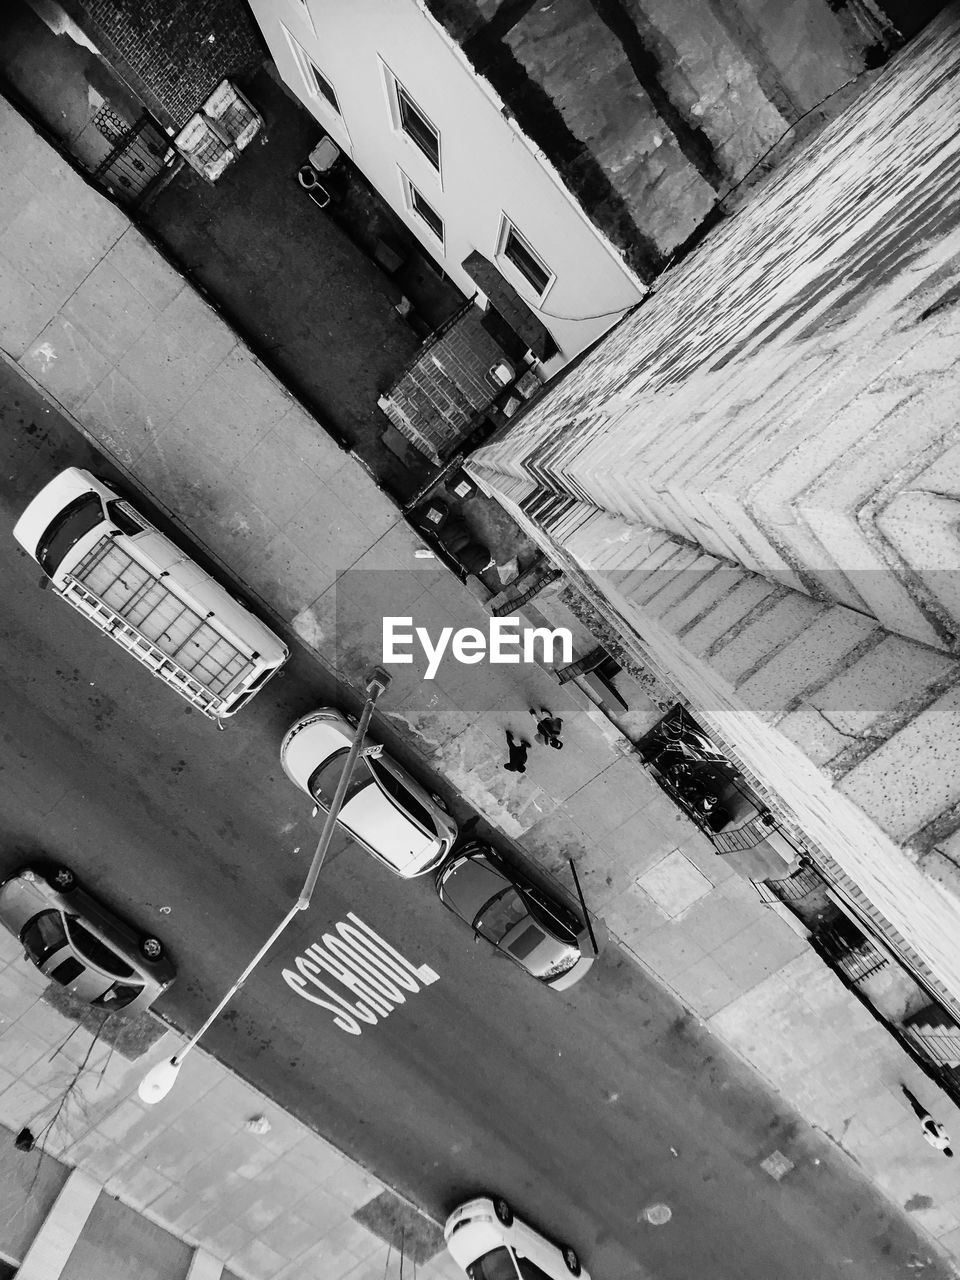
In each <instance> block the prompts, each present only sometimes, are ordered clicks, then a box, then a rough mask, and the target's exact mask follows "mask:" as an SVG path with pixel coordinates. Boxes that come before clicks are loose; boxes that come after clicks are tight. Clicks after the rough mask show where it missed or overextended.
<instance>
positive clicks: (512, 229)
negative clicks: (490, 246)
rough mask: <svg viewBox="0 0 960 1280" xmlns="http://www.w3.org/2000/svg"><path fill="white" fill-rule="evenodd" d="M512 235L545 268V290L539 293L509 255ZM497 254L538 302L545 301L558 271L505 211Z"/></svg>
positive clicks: (501, 217) (502, 216) (501, 221)
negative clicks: (508, 250)
mask: <svg viewBox="0 0 960 1280" xmlns="http://www.w3.org/2000/svg"><path fill="white" fill-rule="evenodd" d="M511 236H515V237H516V239H517V240H519V241H520V243H521V244H522V245H523V247H524V249H525V250H526V251H527V253H528V254H529V255H530V257H531V258H533V259H534V261H535V262H536V263H537V265H538V266H540V267H542V268H543V272H544V274H545V276H546V277H547V282H546V284H545V285H544V287H543V290H542V291H541V292H539V293H538V292H537V287H536V285H535V284H534V283H533V282H532V281H531V280H528V279H527V277H526V276H525V275H524V273H523V272H522V271H521V270H520V268H519V267H518V266H517V264H516V263H515V262H514V261H513V259H512V258H509V257H508V256H507V244H508V243H509V240H510V237H511ZM496 256H497V258H498V259H499V260H500V261H501V262H504V263H506V265H507V267H508V268H509V269H510V271H511V273H512V274H513V275H514V276H516V278H517V279H518V280H519V281H521V282H522V285H523V288H524V289H526V290H527V292H528V293H530V294H531V295H532V296H533V297H534V298H536V300H537V302H543V300H544V298H546V296H547V294H548V293H549V292H550V290H551V289H552V288H553V286H554V284H555V283H556V280H557V273H556V272H555V271H553V270H552V269H551V268H550V267H549V266H547V264H546V262H545V261H544V260H543V258H542V257H541V256H540V254H539V253H538V252H537V251H536V249H534V247H533V245H532V244H531V243H530V241H529V240H528V239H527V237H526V236H525V235H524V234H523V232H522V231H521V230H520V228H519V227H518V226H517V224H516V223H515V222H514V221H513V219H512V218H510V217H509V216H508V215H507V214H505V213H501V215H500V231H499V233H498V235H497V252H496Z"/></svg>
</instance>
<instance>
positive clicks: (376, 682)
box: [365, 667, 393, 698]
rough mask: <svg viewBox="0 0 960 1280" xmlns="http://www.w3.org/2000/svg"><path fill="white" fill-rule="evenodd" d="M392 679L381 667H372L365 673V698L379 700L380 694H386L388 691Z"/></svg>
mask: <svg viewBox="0 0 960 1280" xmlns="http://www.w3.org/2000/svg"><path fill="white" fill-rule="evenodd" d="M392 679H393V677H392V676H391V675H390V673H389V671H385V670H384V669H383V667H373V668H371V670H370V671H368V672H367V676H366V681H365V684H366V690H367V696H368V697H370V698H379V697H380V695H381V694H382V693H386V691H387V689H389V687H390V684H391V682H392Z"/></svg>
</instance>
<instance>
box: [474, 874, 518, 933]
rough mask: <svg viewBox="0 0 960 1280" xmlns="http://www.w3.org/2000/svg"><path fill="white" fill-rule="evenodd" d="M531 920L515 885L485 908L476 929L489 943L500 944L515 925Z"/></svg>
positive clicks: (479, 916) (475, 925) (475, 923)
mask: <svg viewBox="0 0 960 1280" xmlns="http://www.w3.org/2000/svg"><path fill="white" fill-rule="evenodd" d="M528 918H529V912H528V911H527V908H526V904H525V903H524V901H523V898H521V896H520V894H519V893H518V892H517V891H516V889H515V888H514V887H513V885H510V886H509V887H508V888H506V889H504V890H503V891H502V892H501V893H498V894H497V896H496V897H495V898H491V900H490V901H489V902H488V903H487V904H486V905H485V906H484V908H483V910H482V911H481V912H480V914H479V915H478V916H477V918H476V920H475V921H474V926H473V927H474V928H475V929H476V931H477V933H479V934H480V936H481V937H483V938H486V939H487V941H488V942H496V943H499V942H500V941H501V939H502V938H504V937H506V935H507V934H508V933H509V932H510V930H511V929H512V928H513V927H514V925H518V924H519V923H520V921H521V920H526V919H528Z"/></svg>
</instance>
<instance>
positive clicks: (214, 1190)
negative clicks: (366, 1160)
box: [0, 933, 462, 1280]
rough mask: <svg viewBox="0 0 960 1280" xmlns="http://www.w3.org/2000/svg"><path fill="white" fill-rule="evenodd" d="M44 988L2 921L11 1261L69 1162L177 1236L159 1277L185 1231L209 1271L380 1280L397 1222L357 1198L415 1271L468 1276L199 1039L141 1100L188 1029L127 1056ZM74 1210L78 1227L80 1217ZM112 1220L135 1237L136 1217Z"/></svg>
mask: <svg viewBox="0 0 960 1280" xmlns="http://www.w3.org/2000/svg"><path fill="white" fill-rule="evenodd" d="M47 986H48V983H47V981H46V979H44V978H43V977H42V976H41V975H40V974H39V973H38V972H37V971H36V970H35V969H34V968H33V966H32V965H30V964H28V963H27V962H26V961H25V960H24V959H23V957H22V955H21V952H20V948H19V947H18V945H17V943H16V940H15V939H14V938H12V937H10V935H9V934H7V933H3V934H0V1009H2V1020H0V1063H2V1065H0V1148H3V1149H4V1151H5V1152H7V1151H9V1153H10V1154H9V1164H8V1160H7V1159H6V1158H4V1159H3V1161H2V1163H3V1165H4V1168H3V1176H2V1185H3V1187H4V1210H5V1226H6V1235H5V1238H4V1240H3V1247H4V1248H5V1249H6V1250H7V1251H8V1252H9V1251H11V1250H15V1260H16V1261H17V1262H18V1263H19V1262H22V1261H23V1259H24V1256H25V1255H26V1254H27V1252H28V1250H29V1248H30V1246H31V1244H33V1243H34V1242H35V1241H36V1240H37V1239H38V1237H39V1236H40V1235H41V1233H42V1231H43V1226H44V1219H45V1217H46V1215H47V1214H48V1211H49V1199H50V1198H49V1197H48V1195H47V1194H46V1190H47V1187H48V1186H52V1187H53V1188H54V1190H59V1189H60V1187H62V1185H63V1183H64V1181H65V1178H66V1169H67V1168H69V1167H76V1168H79V1169H81V1170H82V1171H83V1172H84V1174H86V1175H87V1177H88V1178H90V1179H92V1180H93V1181H94V1183H96V1184H97V1185H98V1186H99V1187H101V1188H102V1192H101V1195H100V1200H101V1202H103V1204H104V1212H109V1206H108V1205H106V1203H105V1202H106V1201H108V1200H110V1199H112V1198H116V1199H119V1200H120V1201H121V1202H122V1203H123V1204H124V1205H127V1206H129V1207H130V1208H132V1209H135V1210H137V1211H138V1212H139V1213H142V1214H144V1215H145V1216H146V1217H147V1218H148V1219H149V1220H150V1221H151V1222H152V1223H156V1224H158V1225H159V1226H162V1227H163V1228H164V1229H165V1231H166V1232H169V1233H170V1235H171V1237H172V1239H170V1240H164V1239H161V1240H160V1241H159V1242H158V1246H157V1247H158V1249H159V1250H160V1251H161V1253H162V1254H165V1255H166V1257H167V1259H168V1266H169V1267H170V1269H169V1270H166V1271H164V1272H163V1273H162V1274H165V1275H173V1274H184V1271H183V1269H175V1268H174V1267H173V1263H174V1261H175V1260H176V1259H177V1258H178V1257H179V1253H178V1248H177V1242H178V1241H179V1240H186V1241H189V1242H190V1243H191V1244H194V1245H196V1251H195V1252H196V1253H197V1254H199V1255H201V1256H202V1259H203V1269H202V1272H201V1270H200V1269H199V1267H198V1271H197V1274H198V1275H199V1274H202V1275H203V1276H204V1278H205V1280H220V1277H221V1274H222V1280H267V1278H269V1280H315V1277H316V1276H317V1275H319V1274H323V1275H324V1276H325V1277H326V1278H327V1280H340V1277H346V1276H347V1275H349V1276H351V1277H352V1280H383V1276H384V1274H385V1272H386V1267H387V1263H388V1259H389V1257H390V1255H391V1252H392V1256H393V1259H394V1266H395V1265H396V1258H397V1256H398V1252H397V1251H398V1245H399V1231H398V1232H397V1244H393V1245H391V1244H389V1243H387V1241H386V1240H384V1239H383V1238H382V1237H381V1236H380V1235H378V1234H376V1233H375V1232H374V1231H373V1230H371V1229H370V1227H369V1226H368V1225H364V1222H361V1221H358V1220H357V1219H356V1218H355V1216H354V1215H355V1214H356V1213H357V1212H358V1210H363V1211H364V1215H363V1216H364V1221H365V1222H367V1223H373V1224H375V1225H376V1224H379V1225H381V1227H382V1226H387V1227H389V1226H391V1225H392V1224H396V1225H397V1226H398V1227H399V1226H401V1225H402V1226H403V1227H404V1229H405V1239H406V1242H407V1250H406V1251H407V1255H408V1257H407V1262H408V1264H409V1261H410V1258H411V1256H412V1257H414V1258H417V1261H418V1266H417V1271H418V1274H419V1275H420V1276H421V1277H423V1280H462V1274H461V1273H460V1272H459V1271H458V1269H457V1268H456V1266H455V1265H454V1263H453V1261H452V1259H450V1258H449V1257H448V1256H447V1254H446V1251H445V1250H444V1249H443V1238H442V1235H441V1234H440V1231H439V1229H438V1227H437V1226H436V1225H435V1224H434V1223H432V1222H430V1221H429V1220H428V1219H426V1218H423V1217H422V1216H421V1215H419V1214H417V1213H416V1211H415V1210H414V1209H413V1208H412V1207H411V1206H409V1205H407V1204H406V1203H405V1202H403V1201H401V1200H400V1198H399V1197H398V1196H397V1195H396V1194H395V1193H394V1192H392V1191H391V1190H390V1189H389V1188H387V1187H385V1186H384V1184H383V1183H381V1182H380V1181H378V1179H377V1178H375V1177H374V1176H373V1175H372V1174H370V1173H368V1172H367V1171H366V1170H364V1169H362V1168H361V1167H360V1166H359V1165H357V1164H356V1163H354V1161H352V1160H350V1159H348V1158H347V1157H346V1156H344V1155H343V1154H342V1153H341V1152H339V1151H337V1150H336V1149H335V1148H334V1147H332V1146H331V1145H330V1144H329V1143H328V1142H325V1141H324V1139H323V1138H321V1137H320V1136H319V1135H318V1134H316V1133H313V1132H312V1131H311V1130H310V1129H308V1128H307V1127H306V1125H304V1124H301V1123H300V1121H298V1120H296V1119H295V1118H294V1117H293V1116H290V1115H287V1114H285V1113H284V1112H283V1111H282V1110H280V1108H279V1107H277V1106H276V1105H275V1104H274V1103H273V1102H271V1100H270V1099H269V1098H265V1097H264V1096H263V1095H262V1094H260V1093H259V1092H258V1091H257V1090H256V1089H254V1088H253V1087H252V1086H251V1085H248V1084H246V1083H245V1082H244V1081H243V1080H240V1079H239V1078H238V1077H237V1076H235V1075H233V1074H232V1073H231V1072H230V1071H229V1070H228V1069H227V1068H226V1067H224V1066H222V1065H221V1064H220V1063H219V1062H217V1061H216V1060H215V1059H214V1058H212V1057H210V1056H209V1055H208V1054H206V1053H204V1051H203V1050H202V1049H197V1050H196V1051H195V1052H193V1053H191V1054H190V1055H188V1057H186V1058H185V1059H184V1064H183V1067H182V1070H181V1073H180V1076H179V1077H178V1080H177V1087H176V1089H174V1090H173V1091H172V1092H171V1094H170V1095H169V1096H168V1097H167V1098H165V1099H163V1101H162V1102H159V1103H157V1104H156V1105H154V1106H146V1105H145V1104H144V1103H142V1102H141V1101H140V1100H139V1098H138V1097H137V1086H138V1085H139V1083H140V1080H141V1079H142V1078H143V1076H144V1074H145V1073H146V1071H147V1070H148V1069H149V1067H150V1066H152V1065H153V1064H154V1063H155V1062H161V1061H164V1060H165V1059H167V1058H169V1057H171V1056H172V1055H173V1054H174V1053H175V1052H176V1051H177V1049H178V1047H180V1046H181V1045H182V1044H183V1043H184V1039H183V1037H181V1036H179V1035H177V1034H176V1033H175V1032H172V1031H167V1032H165V1033H163V1032H162V1028H160V1027H159V1024H158V1031H160V1032H162V1034H160V1037H159V1039H157V1038H154V1043H153V1044H152V1045H151V1046H150V1047H149V1049H148V1050H147V1052H145V1053H140V1052H139V1047H137V1048H135V1049H133V1050H132V1052H131V1050H129V1049H128V1050H127V1052H126V1055H125V1054H124V1052H121V1051H120V1050H119V1049H117V1048H115V1047H114V1046H112V1045H111V1044H110V1043H108V1042H107V1041H106V1040H99V1041H98V1040H96V1039H95V1037H94V1036H93V1035H92V1034H91V1033H90V1031H88V1030H86V1029H85V1028H84V1027H79V1026H77V1024H76V1023H75V1022H74V1021H72V1019H70V1018H68V1017H66V1016H64V1014H63V1013H61V1012H59V1011H58V1010H57V1009H55V1008H54V1007H53V1006H52V1005H50V1004H49V1003H47V1002H45V1001H44V1000H43V998H42V997H43V993H44V991H45V989H46V988H47ZM149 1017H150V1015H147V1018H149ZM121 1047H122V1046H121ZM25 1125H28V1126H29V1127H30V1129H31V1131H32V1132H33V1134H34V1137H35V1138H36V1139H37V1140H38V1141H37V1147H36V1149H35V1150H33V1151H31V1152H20V1151H15V1150H14V1149H13V1145H12V1142H11V1141H10V1138H11V1137H12V1134H13V1133H16V1132H19V1131H20V1129H22V1128H23V1127H24V1126H25ZM4 1127H6V1129H7V1130H9V1131H10V1133H8V1134H5V1133H4V1132H3V1129H4ZM72 1221H73V1225H74V1227H75V1228H76V1232H77V1234H78V1235H79V1233H80V1232H81V1231H82V1228H83V1226H84V1219H83V1217H82V1216H81V1217H79V1218H78V1217H77V1215H76V1214H74V1215H72ZM121 1230H122V1234H123V1235H125V1236H126V1238H127V1239H128V1241H130V1242H132V1241H133V1240H135V1239H136V1231H135V1229H131V1227H130V1224H129V1222H127V1223H126V1229H125V1230H123V1229H121ZM10 1232H13V1235H12V1236H11V1235H10ZM387 1234H389V1232H388V1233H387ZM67 1243H68V1244H70V1245H72V1243H73V1241H68V1242H67ZM62 1244H63V1242H62V1241H61V1247H62ZM221 1262H222V1263H223V1264H225V1265H226V1266H227V1267H228V1269H227V1270H223V1271H222V1272H221V1269H220V1265H219V1264H220V1263H221ZM24 1274H27V1273H26V1272H24ZM29 1274H31V1275H34V1276H36V1277H40V1276H43V1277H44V1280H46V1277H47V1276H50V1275H52V1274H59V1271H52V1270H51V1269H49V1268H47V1269H46V1270H31V1271H30V1272H29ZM143 1274H146V1272H144V1273H143ZM149 1274H151V1275H152V1274H153V1271H150V1273H149ZM190 1274H191V1276H192V1275H193V1274H194V1273H193V1272H191V1273H190Z"/></svg>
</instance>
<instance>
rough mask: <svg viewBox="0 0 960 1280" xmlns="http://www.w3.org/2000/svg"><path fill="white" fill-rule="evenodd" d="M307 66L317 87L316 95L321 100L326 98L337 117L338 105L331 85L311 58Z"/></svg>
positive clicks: (338, 112)
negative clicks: (318, 95)
mask: <svg viewBox="0 0 960 1280" xmlns="http://www.w3.org/2000/svg"><path fill="white" fill-rule="evenodd" d="M307 64H308V66H309V68H310V73H311V75H312V77H313V82H314V84H315V85H316V86H317V93H319V94H320V96H321V98H326V100H327V102H329V103H330V105H331V107H333V109H334V111H335V112H336V113H337V115H339V114H340V103H339V102H338V101H337V95H336V93H335V92H334V89H333V85H332V84H331V83H330V81H329V80H328V79H327V77H326V76H325V75H324V74H323V72H322V71H321V70H320V68H319V67H318V66H317V64H316V63H315V62H314V61H313V60H312V59H311V58H308V59H307Z"/></svg>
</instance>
